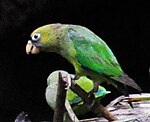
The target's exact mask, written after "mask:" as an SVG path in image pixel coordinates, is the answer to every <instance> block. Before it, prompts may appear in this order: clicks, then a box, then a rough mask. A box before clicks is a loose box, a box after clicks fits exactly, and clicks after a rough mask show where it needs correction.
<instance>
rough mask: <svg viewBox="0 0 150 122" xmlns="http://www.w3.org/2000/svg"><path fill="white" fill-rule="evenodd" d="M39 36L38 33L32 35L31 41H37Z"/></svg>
mask: <svg viewBox="0 0 150 122" xmlns="http://www.w3.org/2000/svg"><path fill="white" fill-rule="evenodd" d="M40 36H41V35H40V34H39V33H36V34H34V35H33V36H32V40H33V41H37V40H39V38H40Z"/></svg>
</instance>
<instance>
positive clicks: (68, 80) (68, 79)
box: [63, 74, 72, 89]
mask: <svg viewBox="0 0 150 122" xmlns="http://www.w3.org/2000/svg"><path fill="white" fill-rule="evenodd" d="M71 80H72V78H71V76H70V75H69V74H67V75H66V76H65V77H63V81H64V82H65V89H69V88H70V87H71Z"/></svg>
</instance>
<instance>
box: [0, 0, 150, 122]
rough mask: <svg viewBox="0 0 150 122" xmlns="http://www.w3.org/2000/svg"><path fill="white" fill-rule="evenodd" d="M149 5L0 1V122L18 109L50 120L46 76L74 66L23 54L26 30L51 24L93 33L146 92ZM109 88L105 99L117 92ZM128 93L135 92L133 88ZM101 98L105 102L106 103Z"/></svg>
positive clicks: (94, 0)
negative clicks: (73, 25) (71, 25)
mask: <svg viewBox="0 0 150 122" xmlns="http://www.w3.org/2000/svg"><path fill="white" fill-rule="evenodd" d="M149 8H150V4H149V3H148V2H147V3H146V2H145V3H144V2H143V1H142V0H141V1H135V2H132V3H131V2H127V1H126V0H124V1H121V2H117V1H115V2H114V1H110V0H109V1H108V0H107V1H106V0H101V1H98V0H91V1H90V0H89V1H88V2H87V1H81V0H80V1H78V0H76V1H73V0H64V1H63V0H60V1H58V0H3V1H2V0H1V1H0V121H3V122H12V121H14V119H15V117H16V116H17V115H18V114H19V113H20V112H21V111H26V112H28V114H29V116H30V118H31V120H32V121H33V122H39V121H42V120H52V114H53V111H52V110H51V109H50V108H49V107H48V105H47V103H46V101H45V95H44V94H45V88H46V86H47V84H46V79H47V77H48V75H49V74H50V73H51V72H52V71H54V70H57V69H63V70H66V71H68V72H70V73H74V68H73V66H72V65H71V64H69V63H68V62H67V61H66V60H65V59H63V58H62V57H60V56H57V55H55V54H45V53H41V54H39V55H32V56H28V55H26V53H25V45H26V43H27V41H28V39H29V37H30V33H31V32H32V31H33V30H34V29H35V28H37V27H39V26H42V25H45V24H49V23H67V24H77V25H82V26H86V27H87V28H89V29H90V30H92V31H93V32H95V33H96V34H97V35H98V36H100V37H101V38H102V39H103V40H105V42H106V43H107V44H108V45H109V47H110V48H111V49H112V50H113V52H114V54H115V56H116V57H117V59H118V61H119V63H120V65H121V66H122V69H123V70H124V71H125V72H126V73H127V74H128V75H129V76H130V77H132V78H133V79H134V80H135V81H136V82H137V83H138V84H139V86H141V88H142V89H143V92H150V89H149V88H150V85H149V73H148V69H149V59H150V57H149V44H148V42H149V40H150V34H149V32H150V31H149V28H150V12H149V10H148V9H149ZM108 89H109V90H111V89H112V92H113V93H112V94H111V95H109V100H111V99H114V98H115V97H117V96H119V95H120V93H118V91H116V90H115V89H114V88H112V87H108ZM129 92H130V93H136V91H134V90H133V89H131V90H130V91H129ZM106 99H108V98H107V97H106ZM106 99H105V100H106ZM105 100H104V104H106V103H107V102H110V101H107V102H106V101H105Z"/></svg>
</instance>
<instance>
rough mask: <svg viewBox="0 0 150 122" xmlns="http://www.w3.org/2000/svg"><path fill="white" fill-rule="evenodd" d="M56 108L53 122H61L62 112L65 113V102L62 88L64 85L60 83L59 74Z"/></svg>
mask: <svg viewBox="0 0 150 122" xmlns="http://www.w3.org/2000/svg"><path fill="white" fill-rule="evenodd" d="M58 75H59V80H58V89H57V98H56V107H55V111H54V117H53V122H63V117H64V112H65V100H66V90H65V88H64V86H65V83H64V82H63V81H62V75H61V73H60V72H59V74H58Z"/></svg>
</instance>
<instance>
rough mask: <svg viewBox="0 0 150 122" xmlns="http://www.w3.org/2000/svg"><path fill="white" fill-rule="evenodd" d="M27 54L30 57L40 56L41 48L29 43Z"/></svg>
mask: <svg viewBox="0 0 150 122" xmlns="http://www.w3.org/2000/svg"><path fill="white" fill-rule="evenodd" d="M26 53H27V54H28V55H30V54H38V53H40V48H38V47H36V46H35V45H33V44H32V42H31V41H28V43H27V45H26Z"/></svg>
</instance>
